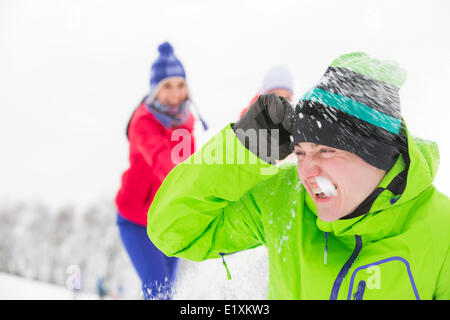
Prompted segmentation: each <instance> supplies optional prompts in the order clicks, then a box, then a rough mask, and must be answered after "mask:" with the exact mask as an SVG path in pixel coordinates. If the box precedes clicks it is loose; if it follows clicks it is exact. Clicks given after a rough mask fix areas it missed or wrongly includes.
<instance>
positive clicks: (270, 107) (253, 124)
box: [233, 93, 294, 164]
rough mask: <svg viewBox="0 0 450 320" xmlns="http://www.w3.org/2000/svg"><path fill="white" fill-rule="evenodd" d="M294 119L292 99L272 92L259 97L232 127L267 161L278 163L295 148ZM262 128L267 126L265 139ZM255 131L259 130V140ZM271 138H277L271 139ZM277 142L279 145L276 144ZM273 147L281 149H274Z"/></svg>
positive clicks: (250, 147)
mask: <svg viewBox="0 0 450 320" xmlns="http://www.w3.org/2000/svg"><path fill="white" fill-rule="evenodd" d="M293 121H294V109H293V107H292V105H291V104H290V103H289V101H287V100H286V99H285V98H283V97H279V96H278V95H277V94H275V93H271V94H268V95H261V96H259V98H258V100H256V102H255V103H254V104H252V105H251V106H250V108H249V109H248V111H247V112H246V113H245V114H244V115H243V116H242V118H241V119H239V121H237V122H236V123H235V124H234V125H233V130H234V132H235V134H236V136H237V137H238V139H239V141H241V143H242V144H243V145H244V146H245V147H246V148H247V149H248V150H250V151H251V152H253V153H254V154H256V155H257V156H258V157H259V158H261V159H263V160H264V161H266V162H268V163H271V164H275V162H276V160H282V159H284V158H286V157H287V156H288V155H289V154H291V153H292V151H293V144H292V143H291V134H292V125H293ZM249 129H253V130H249ZM261 129H265V130H262V131H264V132H266V133H267V135H266V137H267V138H266V139H265V138H264V134H265V133H264V132H262V131H260V130H261ZM274 129H277V130H274ZM252 131H253V133H256V141H254V140H255V139H254V138H253V137H254V136H255V134H253V136H252V133H251V132H252ZM277 135H278V139H277ZM272 138H273V139H274V141H271V139H272ZM276 140H278V141H276ZM275 141H276V142H277V143H276V144H274V142H275ZM273 148H277V149H278V150H273V151H274V152H272V150H271V149H273ZM276 151H278V155H277V154H276V153H277V152H276Z"/></svg>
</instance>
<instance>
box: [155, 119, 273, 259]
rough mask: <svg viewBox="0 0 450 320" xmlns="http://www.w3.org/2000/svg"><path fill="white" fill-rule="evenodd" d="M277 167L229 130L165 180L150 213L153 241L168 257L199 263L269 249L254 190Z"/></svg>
mask: <svg viewBox="0 0 450 320" xmlns="http://www.w3.org/2000/svg"><path fill="white" fill-rule="evenodd" d="M244 158H245V161H244ZM273 168H274V167H272V166H271V165H270V164H268V163H266V162H264V161H263V160H261V159H259V158H258V157H257V156H256V155H254V154H253V153H251V152H250V151H248V150H247V149H246V148H245V147H244V146H243V145H242V144H241V143H240V142H239V140H238V139H237V138H236V136H235V134H234V131H233V129H232V128H231V125H228V126H227V127H225V128H224V129H223V130H222V131H220V132H219V133H218V134H217V135H216V136H215V137H213V138H212V139H211V140H210V141H209V142H208V143H206V144H205V145H204V146H203V148H202V149H200V150H199V151H197V152H196V153H194V154H193V155H192V156H191V157H190V158H188V159H187V160H186V161H184V162H183V163H181V164H179V165H178V166H176V167H175V168H174V169H173V170H172V171H171V172H170V173H169V175H168V176H167V178H166V179H165V180H164V182H163V184H162V185H161V187H160V189H159V190H158V192H157V194H156V196H155V199H154V201H153V203H152V205H151V206H150V209H149V212H148V223H147V233H148V236H149V238H150V239H151V241H152V242H153V243H154V244H155V245H156V246H157V247H158V248H159V249H160V250H161V251H163V252H164V253H165V254H166V255H168V256H177V257H182V258H186V259H189V260H194V261H202V260H205V259H210V258H218V257H219V256H220V253H232V252H237V251H242V250H246V249H250V248H254V247H257V246H259V245H261V244H264V229H263V225H262V221H261V210H260V208H258V205H257V203H256V202H255V201H254V198H253V197H252V194H251V192H250V191H249V190H250V189H251V188H252V187H253V186H254V185H255V184H257V183H258V182H260V181H263V180H265V179H268V178H270V177H271V176H272V175H273V174H274V172H273V170H271V169H273Z"/></svg>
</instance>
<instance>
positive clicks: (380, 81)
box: [292, 52, 406, 170]
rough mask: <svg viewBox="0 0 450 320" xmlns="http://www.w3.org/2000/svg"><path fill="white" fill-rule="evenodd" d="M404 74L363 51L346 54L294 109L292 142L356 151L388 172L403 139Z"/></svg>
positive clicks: (395, 65)
mask: <svg viewBox="0 0 450 320" xmlns="http://www.w3.org/2000/svg"><path fill="white" fill-rule="evenodd" d="M405 80H406V72H405V71H404V70H403V69H402V68H401V67H400V66H399V65H398V64H397V63H396V62H393V61H380V60H376V59H373V58H371V57H369V56H368V55H367V54H365V53H363V52H355V53H349V54H344V55H342V56H340V57H338V58H337V59H335V60H334V61H333V62H332V63H331V65H330V66H329V67H328V69H327V71H326V72H325V74H324V76H323V77H322V79H321V80H320V82H319V83H318V84H317V85H316V86H315V87H314V88H312V89H311V90H310V91H308V92H307V93H306V94H305V95H304V96H303V97H302V98H301V99H300V101H299V102H298V104H297V106H296V108H295V119H294V130H293V134H292V135H293V138H294V143H295V144H297V143H300V142H312V143H317V144H322V145H326V146H329V147H333V148H336V149H342V150H346V151H349V152H352V153H354V154H356V155H358V156H359V157H361V158H362V159H363V160H365V161H366V162H368V163H370V164H371V165H373V166H375V167H377V168H380V169H383V170H388V169H390V168H391V167H392V165H393V164H394V163H395V161H396V159H397V157H398V154H399V151H400V147H401V145H402V144H404V142H403V138H402V133H401V132H402V123H403V122H402V117H401V111H400V99H399V94H398V92H399V89H400V87H401V86H402V84H403V83H404V82H405Z"/></svg>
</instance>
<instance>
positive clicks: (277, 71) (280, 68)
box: [239, 65, 294, 118]
mask: <svg viewBox="0 0 450 320" xmlns="http://www.w3.org/2000/svg"><path fill="white" fill-rule="evenodd" d="M293 88H294V80H293V77H292V74H291V73H290V72H289V69H288V68H287V67H285V66H284V65H277V66H274V67H272V68H270V69H269V70H268V71H267V72H266V74H265V75H264V78H263V81H262V83H261V87H260V88H259V91H258V93H257V94H256V95H255V96H254V97H253V99H252V100H251V101H250V103H249V105H248V106H247V107H246V108H244V110H242V111H241V114H240V115H239V118H242V116H243V115H244V113H245V112H247V110H248V109H249V108H250V106H251V105H252V104H253V103H255V101H256V100H257V99H258V97H259V96H260V95H261V94H269V93H275V94H277V95H278V96H279V97H284V98H286V99H287V100H288V101H290V102H292V99H293V93H294V89H293Z"/></svg>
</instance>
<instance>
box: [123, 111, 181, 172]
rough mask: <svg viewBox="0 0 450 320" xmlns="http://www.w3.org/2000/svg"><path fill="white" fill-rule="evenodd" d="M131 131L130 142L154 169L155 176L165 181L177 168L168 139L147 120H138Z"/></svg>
mask: <svg viewBox="0 0 450 320" xmlns="http://www.w3.org/2000/svg"><path fill="white" fill-rule="evenodd" d="M130 130H131V131H130V142H131V143H134V144H135V146H136V148H137V150H138V151H139V152H140V153H141V154H142V156H143V157H144V159H145V162H147V164H148V165H149V166H151V167H152V168H153V173H154V174H155V176H156V177H157V178H158V179H159V180H160V181H163V180H164V178H165V177H166V176H167V174H168V173H169V172H170V170H172V169H173V167H175V163H174V162H173V161H172V157H171V153H172V149H171V147H170V143H169V142H166V140H167V138H166V137H164V136H163V135H162V134H161V133H160V132H159V131H158V130H157V128H155V126H154V124H153V123H152V121H151V120H149V119H147V118H139V119H137V121H136V122H135V123H133V125H132V127H131V128H130Z"/></svg>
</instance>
